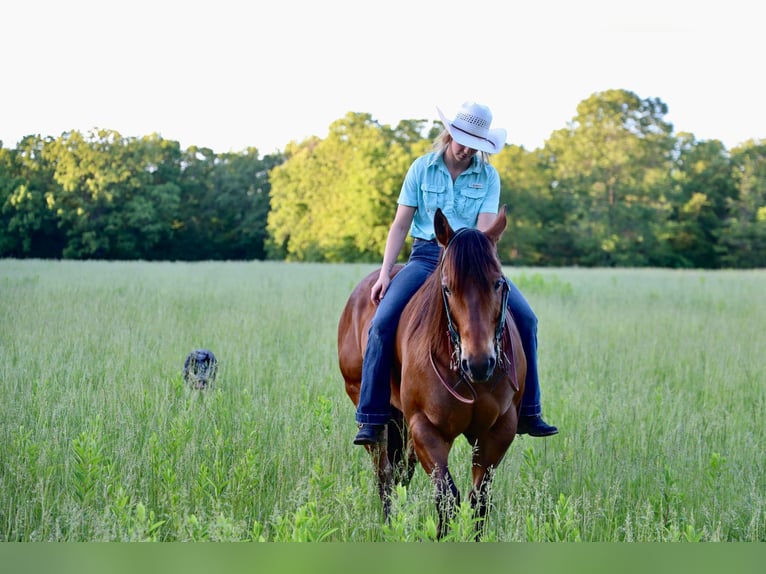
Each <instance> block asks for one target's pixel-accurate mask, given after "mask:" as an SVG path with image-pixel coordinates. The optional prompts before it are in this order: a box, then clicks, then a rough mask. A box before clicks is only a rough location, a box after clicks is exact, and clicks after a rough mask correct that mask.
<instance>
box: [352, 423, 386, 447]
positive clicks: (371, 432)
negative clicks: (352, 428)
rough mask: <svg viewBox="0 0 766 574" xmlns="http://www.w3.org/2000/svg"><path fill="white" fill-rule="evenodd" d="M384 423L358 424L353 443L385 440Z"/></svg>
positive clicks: (370, 442)
mask: <svg viewBox="0 0 766 574" xmlns="http://www.w3.org/2000/svg"><path fill="white" fill-rule="evenodd" d="M385 431H386V425H373V424H360V425H359V432H358V433H356V438H354V444H358V445H366V444H378V443H381V442H383V441H384V440H385Z"/></svg>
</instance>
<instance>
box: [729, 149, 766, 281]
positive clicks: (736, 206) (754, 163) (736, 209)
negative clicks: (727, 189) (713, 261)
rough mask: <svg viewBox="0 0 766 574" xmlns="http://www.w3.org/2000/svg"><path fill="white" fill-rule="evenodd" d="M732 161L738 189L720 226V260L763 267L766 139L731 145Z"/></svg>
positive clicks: (765, 262)
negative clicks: (721, 226)
mask: <svg viewBox="0 0 766 574" xmlns="http://www.w3.org/2000/svg"><path fill="white" fill-rule="evenodd" d="M731 163H732V166H733V175H732V178H733V180H734V185H735V186H736V190H737V193H736V196H735V197H733V198H731V199H730V200H729V217H728V218H727V220H726V221H725V224H724V226H723V228H722V229H721V237H720V247H719V248H720V250H721V256H720V260H721V264H722V265H723V266H726V267H737V268H753V267H758V268H761V267H766V140H757V141H750V142H747V143H746V144H744V145H742V146H740V147H737V148H735V149H733V150H732V152H731Z"/></svg>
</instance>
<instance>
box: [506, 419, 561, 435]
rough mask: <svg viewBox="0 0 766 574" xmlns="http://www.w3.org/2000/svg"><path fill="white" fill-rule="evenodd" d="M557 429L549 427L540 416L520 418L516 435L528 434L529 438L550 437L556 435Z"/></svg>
mask: <svg viewBox="0 0 766 574" xmlns="http://www.w3.org/2000/svg"><path fill="white" fill-rule="evenodd" d="M558 432H559V429H557V428H556V427H554V426H552V425H549V424H548V423H546V422H545V421H544V420H543V417H542V416H541V415H530V416H520V417H519V424H518V427H517V428H516V434H528V435H529V436H537V437H543V436H551V435H554V434H557V433H558Z"/></svg>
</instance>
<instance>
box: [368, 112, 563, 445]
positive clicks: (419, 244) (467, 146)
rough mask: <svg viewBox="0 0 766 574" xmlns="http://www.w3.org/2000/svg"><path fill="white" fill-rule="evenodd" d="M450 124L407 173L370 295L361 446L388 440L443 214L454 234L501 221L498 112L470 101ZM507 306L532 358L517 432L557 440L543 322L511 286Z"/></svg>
mask: <svg viewBox="0 0 766 574" xmlns="http://www.w3.org/2000/svg"><path fill="white" fill-rule="evenodd" d="M437 111H438V112H439V117H440V118H441V121H442V123H443V124H444V126H445V129H444V131H443V132H442V133H441V135H440V136H439V137H438V138H437V140H436V142H435V145H434V151H432V152H431V153H428V154H426V155H424V156H421V157H419V158H418V159H416V160H415V161H414V162H413V163H412V165H411V166H410V169H409V170H408V172H407V176H406V177H405V179H404V184H403V186H402V191H401V193H400V194H399V200H398V207H397V210H396V215H395V217H394V221H393V223H392V224H391V228H390V230H389V232H388V238H387V240H386V248H385V252H384V254H383V265H382V267H381V270H380V275H379V277H378V279H377V281H376V282H375V284H374V285H373V286H372V290H371V293H370V297H371V299H372V302H373V303H374V304H375V305H376V306H377V309H376V311H375V316H374V317H373V319H372V322H371V324H370V330H369V338H368V341H367V348H366V350H365V354H364V363H363V365H362V387H361V390H360V396H359V404H358V405H357V410H356V421H357V423H359V432H358V434H357V435H356V438H355V439H354V444H360V445H365V444H375V443H378V442H381V441H382V440H383V437H384V434H383V433H384V430H385V424H386V423H387V422H388V420H389V418H390V415H391V408H390V404H389V401H390V398H391V396H390V395H391V389H390V380H391V372H390V371H391V356H392V353H393V348H394V337H395V336H396V328H397V325H398V322H399V316H400V315H401V313H402V311H403V310H404V307H405V306H406V305H407V302H408V301H409V300H410V298H411V297H412V296H413V295H414V294H415V292H416V291H417V290H418V289H419V288H420V286H421V285H423V283H424V282H425V280H426V279H427V278H428V276H429V275H430V274H431V272H432V271H433V270H434V269H435V268H436V266H437V265H438V263H439V256H440V251H441V248H440V246H439V244H438V243H437V242H436V239H435V238H436V234H435V233H434V225H433V217H434V213H435V212H436V209H437V208H441V209H442V211H443V212H444V214H445V215H446V216H447V219H448V220H449V222H450V225H451V226H452V227H453V228H454V229H459V228H461V227H475V228H478V229H480V230H484V229H486V228H487V227H489V225H490V224H491V223H492V222H493V221H494V219H495V217H496V216H497V212H498V208H499V203H500V177H499V176H498V174H497V170H495V168H494V167H492V166H491V165H490V164H489V163H488V157H489V154H492V153H497V152H499V151H500V150H501V149H502V147H503V145H505V138H506V132H505V130H504V129H490V125H491V123H492V112H490V110H489V108H487V107H486V106H482V105H479V104H476V103H474V102H466V103H464V104H463V107H462V108H461V109H460V111H459V112H458V113H457V114H456V116H455V119H454V120H453V121H452V122H450V121H448V120H447V119H446V118H445V117H444V114H442V112H441V110H439V109H438V108H437ZM407 233H410V234H411V235H412V237H413V246H412V253H411V255H410V258H409V261H408V262H407V265H405V266H404V268H403V269H402V270H401V271H400V272H399V273H398V274H397V275H396V276H395V277H394V278H393V279H391V269H392V268H393V266H394V264H395V263H396V260H397V258H398V257H399V253H400V252H401V250H402V246H403V245H404V240H405V238H406V237H407ZM509 284H510V286H511V291H510V295H509V297H508V307H509V309H510V310H511V312H512V313H513V317H514V319H515V320H516V323H517V326H518V328H519V333H520V334H521V339H522V346H523V347H524V352H525V353H526V356H527V378H526V388H525V390H524V396H523V398H522V402H521V413H520V417H519V425H518V430H517V432H518V433H519V434H529V435H530V436H550V435H554V434H556V433H557V432H558V429H557V428H556V427H554V426H551V425H549V424H547V423H546V422H545V421H544V420H543V418H542V415H541V407H540V386H539V381H538V375H537V317H536V316H535V314H534V312H533V311H532V309H531V307H530V306H529V303H527V301H526V299H525V298H524V296H523V295H522V294H521V292H520V291H519V290H518V288H517V287H516V286H515V285H513V284H512V283H511V282H510V281H509Z"/></svg>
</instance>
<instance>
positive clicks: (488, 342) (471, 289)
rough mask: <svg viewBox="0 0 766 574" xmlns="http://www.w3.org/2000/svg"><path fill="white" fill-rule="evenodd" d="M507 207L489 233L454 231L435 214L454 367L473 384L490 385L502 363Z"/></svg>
mask: <svg viewBox="0 0 766 574" xmlns="http://www.w3.org/2000/svg"><path fill="white" fill-rule="evenodd" d="M506 225H507V220H506V215H505V206H503V207H502V208H501V209H500V212H499V213H498V215H497V217H496V218H495V220H494V222H493V223H492V224H491V225H490V226H489V228H488V229H486V230H485V231H479V230H477V229H470V228H463V229H458V230H454V229H453V228H452V226H451V225H450V224H449V221H447V218H446V216H445V215H444V213H442V211H441V210H440V209H437V211H436V215H435V217H434V229H435V232H436V238H437V240H438V242H439V243H440V244H441V245H442V247H443V248H444V251H443V253H442V259H441V263H440V266H439V273H440V274H441V290H442V297H443V300H444V310H445V314H446V319H447V327H448V331H449V333H450V339H451V342H452V359H453V360H452V363H453V367H457V368H459V369H460V371H461V372H462V374H463V376H464V377H466V378H467V379H468V380H469V381H475V382H484V381H487V380H489V379H490V378H491V377H492V374H493V373H494V370H495V367H496V366H497V363H498V356H499V353H500V352H501V351H500V345H501V339H502V333H503V328H504V325H505V307H506V304H507V297H508V283H507V281H506V279H505V275H504V274H503V270H502V265H501V263H500V259H499V258H498V256H497V242H498V241H499V240H500V238H501V237H502V235H503V232H504V231H505V227H506Z"/></svg>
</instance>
